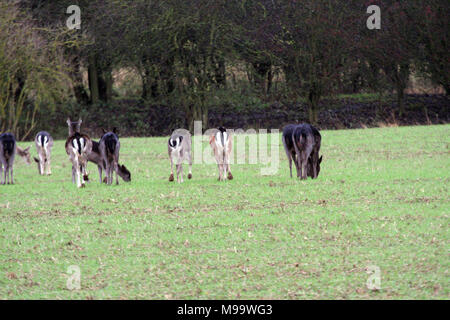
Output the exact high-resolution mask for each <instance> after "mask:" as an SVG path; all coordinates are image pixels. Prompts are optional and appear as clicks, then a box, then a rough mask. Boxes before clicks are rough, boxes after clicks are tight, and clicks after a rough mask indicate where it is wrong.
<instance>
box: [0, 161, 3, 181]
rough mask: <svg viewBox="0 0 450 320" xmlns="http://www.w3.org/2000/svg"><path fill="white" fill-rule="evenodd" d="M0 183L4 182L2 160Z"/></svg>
mask: <svg viewBox="0 0 450 320" xmlns="http://www.w3.org/2000/svg"><path fill="white" fill-rule="evenodd" d="M0 184H3V164H2V163H1V162H0Z"/></svg>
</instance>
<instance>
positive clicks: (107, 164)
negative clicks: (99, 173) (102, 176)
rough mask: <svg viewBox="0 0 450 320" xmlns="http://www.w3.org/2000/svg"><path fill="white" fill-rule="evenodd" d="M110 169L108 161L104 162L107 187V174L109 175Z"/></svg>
mask: <svg viewBox="0 0 450 320" xmlns="http://www.w3.org/2000/svg"><path fill="white" fill-rule="evenodd" d="M110 167H111V165H110V164H109V161H106V169H105V172H106V184H107V185H109V184H110V183H109V180H110V179H109V174H110Z"/></svg>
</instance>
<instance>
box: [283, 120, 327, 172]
mask: <svg viewBox="0 0 450 320" xmlns="http://www.w3.org/2000/svg"><path fill="white" fill-rule="evenodd" d="M291 129H292V128H291ZM287 131H289V130H287ZM287 140H288V139H287V138H285V139H284V143H286V145H287V146H288V141H287ZM292 143H293V145H294V150H295V159H294V158H293V159H294V161H296V167H297V177H298V178H300V179H302V180H305V179H307V177H308V172H309V175H311V177H312V178H313V179H315V178H317V176H318V174H319V172H320V163H321V162H322V157H320V158H319V150H320V144H321V136H320V133H319V131H318V130H317V129H316V128H314V127H313V126H311V125H310V124H299V125H297V126H295V128H294V129H293V131H292ZM285 149H286V147H285ZM286 153H288V152H286ZM291 155H292V153H291ZM288 157H289V155H288ZM308 164H309V166H310V167H309V168H308Z"/></svg>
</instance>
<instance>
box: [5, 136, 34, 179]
mask: <svg viewBox="0 0 450 320" xmlns="http://www.w3.org/2000/svg"><path fill="white" fill-rule="evenodd" d="M16 153H17V154H18V155H19V156H20V157H21V158H22V159H24V160H25V162H26V163H27V164H30V163H31V160H30V147H28V148H25V149H22V148H20V147H19V146H17V143H16V138H15V137H14V134H12V133H10V132H6V133H3V134H1V135H0V184H6V183H7V184H14V158H15V156H16ZM3 168H4V169H5V173H4V175H3Z"/></svg>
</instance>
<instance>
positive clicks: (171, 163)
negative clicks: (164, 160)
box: [169, 156, 173, 181]
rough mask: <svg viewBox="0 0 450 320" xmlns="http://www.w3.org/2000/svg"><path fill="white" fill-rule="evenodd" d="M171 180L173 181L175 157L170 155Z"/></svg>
mask: <svg viewBox="0 0 450 320" xmlns="http://www.w3.org/2000/svg"><path fill="white" fill-rule="evenodd" d="M169 181H173V159H172V156H170V176H169Z"/></svg>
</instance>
